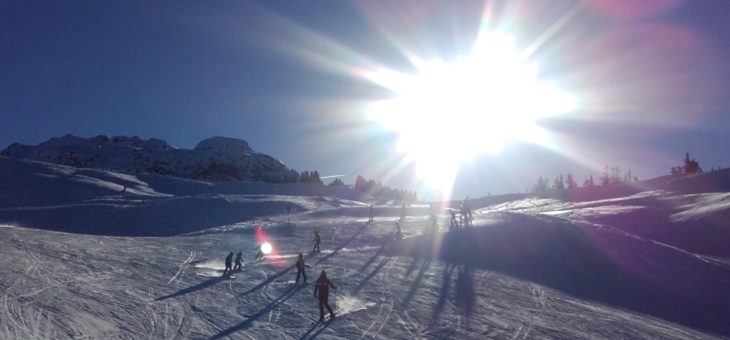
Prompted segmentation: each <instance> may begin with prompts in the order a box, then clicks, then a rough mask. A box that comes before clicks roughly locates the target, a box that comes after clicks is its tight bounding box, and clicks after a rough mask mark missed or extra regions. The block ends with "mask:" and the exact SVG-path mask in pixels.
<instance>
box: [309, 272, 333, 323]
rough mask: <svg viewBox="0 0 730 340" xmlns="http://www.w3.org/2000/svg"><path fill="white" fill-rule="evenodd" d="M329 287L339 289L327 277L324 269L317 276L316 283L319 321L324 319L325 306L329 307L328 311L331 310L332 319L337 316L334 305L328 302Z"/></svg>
mask: <svg viewBox="0 0 730 340" xmlns="http://www.w3.org/2000/svg"><path fill="white" fill-rule="evenodd" d="M329 287H332V289H337V287H335V285H333V284H332V281H330V279H328V278H327V273H325V272H324V270H323V271H322V273H320V274H319V277H318V278H317V282H316V283H315V284H314V297H316V298H319V321H322V320H323V319H324V307H327V311H328V312H330V319H334V318H335V313H334V312H333V311H332V307H330V304H329V303H328V302H327V300H328V299H329Z"/></svg>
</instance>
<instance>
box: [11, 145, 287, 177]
mask: <svg viewBox="0 0 730 340" xmlns="http://www.w3.org/2000/svg"><path fill="white" fill-rule="evenodd" d="M0 155H2V156H6V157H11V158H15V159H29V160H37V161H44V162H51V163H55V164H62V165H70V166H73V167H77V168H96V169H107V170H116V171H122V172H126V173H133V174H139V173H153V174H163V175H172V176H177V177H183V178H192V179H203V180H212V181H230V180H254V181H267V182H291V181H296V179H297V178H298V174H297V172H296V171H293V170H290V169H288V168H287V167H286V166H285V165H284V164H283V163H282V162H280V161H278V160H276V159H274V158H273V157H271V156H269V155H266V154H262V153H258V152H255V151H254V150H253V149H251V147H249V145H248V143H246V142H245V141H243V140H240V139H235V138H225V137H213V138H209V139H206V140H204V141H202V142H200V143H199V144H198V145H197V146H196V147H195V149H193V150H184V149H176V148H174V147H172V146H170V145H168V144H167V142H165V141H163V140H159V139H154V138H152V139H149V140H142V139H140V138H138V137H125V136H116V137H112V138H109V137H107V136H104V135H100V136H97V137H93V138H80V137H76V136H73V135H66V136H63V137H60V138H51V139H50V140H48V141H46V142H43V143H41V144H38V145H35V146H29V145H22V144H18V143H14V144H12V145H10V146H8V147H7V148H6V149H5V150H3V151H2V152H0Z"/></svg>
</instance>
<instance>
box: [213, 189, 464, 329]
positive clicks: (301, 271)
mask: <svg viewBox="0 0 730 340" xmlns="http://www.w3.org/2000/svg"><path fill="white" fill-rule="evenodd" d="M449 212H450V214H451V226H450V228H449V229H450V230H453V229H454V228H456V227H459V226H460V225H463V226H464V227H466V226H470V225H471V220H472V211H471V206H470V205H469V198H468V197H467V198H466V199H464V200H463V201H462V203H461V205H460V207H459V212H460V214H461V216H460V217H461V221H457V219H456V210H454V209H449ZM369 213H370V214H369V219H368V223H369V222H373V221H374V216H373V205H370V209H369ZM403 221H405V204H403V205H402V206H401V217H400V221H396V222H395V232H394V234H395V235H394V238H395V241H396V242H397V241H400V240H402V239H403V232H402V231H401V222H403ZM460 222H461V223H460ZM436 227H437V220H436V216H435V214H434V213H431V215H430V219H429V232H430V233H435V231H436ZM321 240H322V237H321V235H320V234H319V231H317V230H315V231H314V240H313V241H314V245H313V248H312V253H319V252H321V250H320V242H321ZM264 256H265V254H264V253H263V250H261V248H259V250H258V253H257V254H256V257H255V258H254V260H257V259H259V258H263V257H264ZM242 257H243V251H242V250H241V251H239V252H238V254H236V259H235V267H233V266H232V264H233V252H230V253H229V254H228V256H226V260H225V269H224V270H223V276H224V277H230V276H231V274H232V273H233V271H236V270H241V261H242ZM296 268H297V278H296V281H295V282H294V284H299V279H300V278H302V279H303V283H304V284H306V283H307V273H306V268H309V265H307V264H306V262H305V259H304V255H303V254H302V253H299V254H298V257H297V262H296ZM330 287H331V288H333V289H337V287H335V285H334V284H332V281H330V279H329V278H327V273H326V272H325V271H324V270H322V271H321V273H320V275H319V277H318V278H317V281H316V282H315V284H314V296H315V297H316V298H317V299H318V301H319V320H320V321H322V320H323V319H324V309H325V308H326V309H327V311H328V312H329V313H330V317H331V319H334V318H335V313H334V311H333V310H332V307H330V305H329V301H328V300H329V288H330Z"/></svg>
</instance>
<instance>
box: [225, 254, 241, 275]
mask: <svg viewBox="0 0 730 340" xmlns="http://www.w3.org/2000/svg"><path fill="white" fill-rule="evenodd" d="M242 257H243V250H241V251H239V252H238V254H236V266H235V267H233V268H231V262H233V252H230V253H228V256H226V267H225V269H223V276H231V274H233V271H234V270H241V260H242Z"/></svg>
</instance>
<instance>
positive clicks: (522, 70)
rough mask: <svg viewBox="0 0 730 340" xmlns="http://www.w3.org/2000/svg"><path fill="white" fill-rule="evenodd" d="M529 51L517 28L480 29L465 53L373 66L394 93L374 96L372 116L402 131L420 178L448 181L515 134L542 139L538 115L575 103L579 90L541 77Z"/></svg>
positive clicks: (401, 141)
mask: <svg viewBox="0 0 730 340" xmlns="http://www.w3.org/2000/svg"><path fill="white" fill-rule="evenodd" d="M524 55H525V53H518V52H516V51H515V48H514V42H513V38H512V37H511V36H508V35H506V34H502V33H498V32H482V33H481V34H480V35H479V38H478V39H477V41H476V43H475V44H474V46H473V48H472V50H471V53H470V54H469V55H468V56H466V57H464V58H462V59H460V60H455V61H449V62H447V61H441V60H436V61H424V60H420V59H418V58H415V57H414V58H411V62H412V63H413V65H414V67H415V68H416V70H417V72H416V74H404V73H401V72H395V71H392V70H382V71H375V72H371V73H369V74H368V75H367V77H368V78H369V79H370V80H371V81H373V82H375V83H377V84H379V85H381V86H383V87H386V88H388V89H390V90H391V91H392V92H393V93H394V97H393V98H391V99H388V100H384V101H379V102H376V103H374V104H373V105H372V106H371V107H370V108H369V109H368V115H369V118H370V119H372V120H374V121H376V122H378V123H379V124H381V125H382V126H383V127H384V128H385V129H387V130H391V131H394V132H396V133H397V134H398V146H397V147H398V151H400V152H402V153H404V154H405V155H406V159H407V160H408V161H413V162H415V164H416V169H417V173H418V176H419V177H420V178H422V179H425V180H426V182H427V183H429V184H430V185H431V186H432V187H440V188H447V189H448V188H449V187H450V186H451V185H452V184H453V180H454V177H455V176H456V173H457V171H458V169H459V166H460V165H461V164H462V163H463V162H464V161H466V160H469V159H471V158H473V157H476V156H478V155H481V154H497V153H499V152H501V151H502V149H503V148H504V147H505V146H506V145H507V144H508V143H510V142H513V141H527V142H531V143H536V144H544V143H546V138H547V137H546V135H545V131H544V130H543V129H542V128H541V127H540V126H539V125H538V124H537V121H538V120H539V119H541V118H545V117H550V116H554V115H556V114H561V113H565V112H569V111H571V110H572V109H573V108H574V105H575V103H574V102H575V99H574V97H573V96H572V95H571V94H569V93H567V92H564V91H561V90H559V89H557V88H555V87H554V86H553V85H551V84H550V83H549V82H547V81H545V80H541V79H539V77H538V76H537V64H536V63H535V62H531V61H528V60H527V59H526V57H525V56H524Z"/></svg>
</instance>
